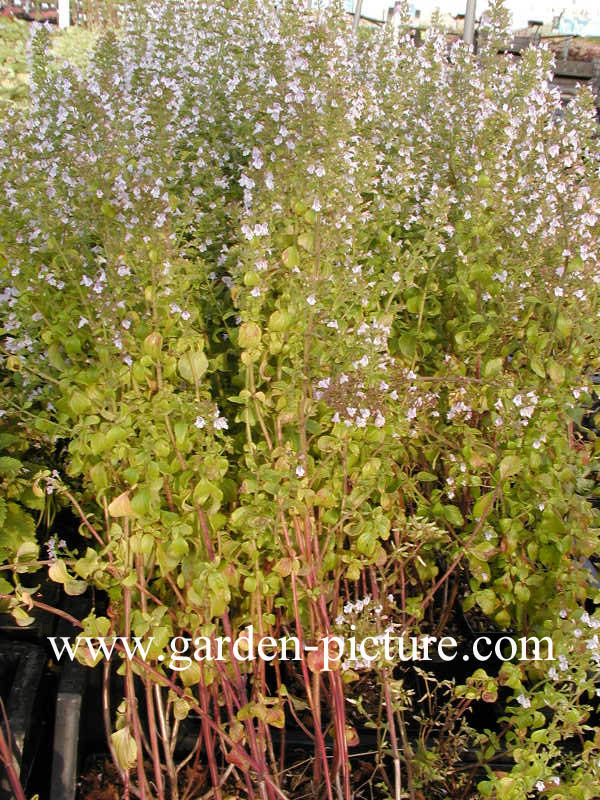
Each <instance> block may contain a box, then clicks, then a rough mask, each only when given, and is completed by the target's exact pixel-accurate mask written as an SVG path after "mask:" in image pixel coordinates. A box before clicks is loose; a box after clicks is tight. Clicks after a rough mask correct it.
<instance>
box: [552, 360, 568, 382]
mask: <svg viewBox="0 0 600 800" xmlns="http://www.w3.org/2000/svg"><path fill="white" fill-rule="evenodd" d="M548 375H550V380H551V381H552V383H555V384H556V385H557V386H560V385H561V384H562V383H564V381H565V368H564V367H563V366H562V364H557V363H556V361H551V362H550V365H549V367H548Z"/></svg>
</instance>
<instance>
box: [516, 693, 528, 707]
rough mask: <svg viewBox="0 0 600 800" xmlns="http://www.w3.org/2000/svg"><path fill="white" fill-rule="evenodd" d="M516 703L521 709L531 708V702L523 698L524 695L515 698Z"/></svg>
mask: <svg viewBox="0 0 600 800" xmlns="http://www.w3.org/2000/svg"><path fill="white" fill-rule="evenodd" d="M517 703H520V705H522V706H523V708H529V707H530V706H531V700H530V699H529V698H528V697H525V695H524V694H520V695H519V696H518V697H517Z"/></svg>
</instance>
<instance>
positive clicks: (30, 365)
mask: <svg viewBox="0 0 600 800" xmlns="http://www.w3.org/2000/svg"><path fill="white" fill-rule="evenodd" d="M491 19H492V22H491V27H490V30H489V32H488V35H487V38H485V37H484V38H485V42H486V44H485V46H484V47H482V51H481V53H480V55H479V56H478V57H475V56H474V55H473V54H472V53H471V52H470V51H469V49H468V48H466V47H465V46H463V45H462V44H460V43H458V44H456V45H455V46H453V47H452V48H451V50H450V52H449V53H448V52H447V47H446V41H445V38H444V37H443V36H442V35H441V34H440V33H439V32H437V31H435V30H432V31H431V32H429V33H428V34H427V36H426V37H425V41H424V44H423V46H422V47H421V48H418V49H417V48H416V47H415V45H414V44H413V42H412V41H411V39H410V36H409V34H408V32H407V30H406V29H405V28H404V27H402V26H401V27H400V28H399V29H397V30H394V29H392V28H389V27H388V28H386V29H384V30H383V31H382V32H380V33H377V34H374V35H373V38H372V39H371V41H370V44H369V47H368V48H361V47H358V48H356V47H355V43H354V42H353V40H352V36H351V34H350V31H349V29H348V27H347V24H346V21H345V17H344V16H343V15H342V14H340V9H338V8H336V7H334V8H331V9H328V10H324V11H314V12H311V13H308V14H305V13H299V12H298V10H297V9H296V8H295V7H294V6H293V5H292V4H287V3H284V4H283V6H282V7H277V6H276V5H275V4H273V5H271V4H270V3H264V4H260V5H257V4H254V3H250V2H248V3H239V4H229V3H228V4H225V5H224V6H223V5H222V4H219V5H216V4H212V3H206V4H204V3H192V4H189V6H188V5H186V7H185V8H183V7H181V6H180V5H179V4H177V3H164V4H160V5H151V6H149V7H148V8H147V9H145V10H141V11H140V12H139V13H138V14H134V15H132V16H131V18H130V20H129V21H128V22H127V24H126V26H125V29H124V31H123V32H122V34H120V35H119V36H118V37H117V36H116V35H115V34H114V33H108V34H106V35H105V36H103V37H102V38H100V40H99V41H98V42H97V44H96V46H95V48H94V51H93V54H92V57H91V59H90V63H89V65H88V67H87V68H86V70H85V71H84V72H83V73H82V72H80V71H78V70H77V69H75V68H73V67H70V66H68V65H65V66H57V65H56V64H55V63H53V60H52V56H51V54H50V52H49V49H48V41H47V34H46V33H44V32H40V33H38V34H37V35H36V38H35V39H34V41H33V46H32V53H33V55H32V68H31V75H32V101H31V105H30V107H29V108H27V109H23V110H21V111H18V112H15V113H14V114H12V115H11V117H10V118H9V119H8V121H7V122H6V123H5V124H4V127H3V129H2V134H1V135H0V184H1V185H2V189H3V192H4V195H5V196H6V198H7V207H6V210H5V213H4V214H3V215H2V218H1V219H0V230H1V233H2V237H1V242H2V244H1V245H0V247H1V250H0V259H1V266H2V270H3V275H4V276H5V278H6V287H7V288H6V289H5V290H4V294H3V295H2V298H3V303H4V304H5V305H6V307H7V319H8V324H6V325H5V329H4V331H3V335H2V345H1V346H2V353H3V358H4V363H3V366H4V367H5V368H6V369H7V370H9V371H10V373H11V376H12V378H11V380H12V384H11V397H12V400H11V402H12V403H13V404H14V405H16V406H18V407H19V408H21V409H22V415H23V422H24V423H25V424H26V425H27V427H28V428H29V430H30V431H31V435H32V436H41V437H44V439H45V440H46V441H48V442H56V441H57V440H59V439H61V440H62V439H64V440H68V459H67V461H68V463H67V465H66V467H65V468H64V469H63V470H62V471H61V472H60V473H59V474H57V473H53V472H52V471H50V470H51V468H52V467H53V466H54V465H49V469H48V470H47V471H46V472H44V473H43V474H41V475H40V476H39V477H38V481H37V484H36V486H37V487H38V488H39V489H40V490H41V491H42V492H52V493H53V494H54V495H55V496H59V497H62V498H64V499H65V500H66V501H67V502H68V503H69V504H70V505H71V507H72V508H73V510H74V512H75V513H76V515H77V516H78V518H79V522H80V533H81V536H82V537H83V539H84V540H87V542H86V543H85V544H84V546H83V547H80V548H79V549H77V550H75V551H73V552H71V551H67V552H65V553H63V554H57V553H54V554H53V555H54V558H53V559H52V563H51V564H50V565H49V574H50V577H51V578H52V580H54V581H57V582H58V583H60V584H61V585H62V586H63V588H64V590H65V591H66V592H67V593H68V594H78V593H82V592H84V591H85V590H86V588H87V587H88V586H93V587H95V588H96V589H99V590H102V591H103V592H104V593H105V596H106V597H107V598H108V601H107V602H108V609H107V611H106V613H104V612H103V611H102V610H101V609H100V607H97V608H94V609H92V612H91V613H90V614H89V616H88V617H87V618H86V619H85V620H81V621H78V622H79V624H80V625H81V627H82V635H84V636H90V637H93V636H117V637H118V636H124V637H141V638H144V637H148V638H149V637H150V636H152V637H154V640H153V642H152V644H151V646H150V649H149V650H148V653H147V656H146V657H145V659H144V660H142V659H141V658H140V657H139V656H138V657H136V658H126V657H123V659H122V663H120V665H119V670H118V671H119V674H120V675H122V698H121V699H122V702H120V703H117V704H115V705H118V712H117V714H116V715H111V713H110V709H111V698H110V696H109V695H110V688H111V681H110V674H111V673H110V666H109V664H108V663H106V662H105V664H104V665H103V667H102V668H103V670H104V697H103V704H104V711H105V713H104V722H105V727H106V733H107V742H108V744H109V747H110V748H111V752H112V755H113V759H114V761H115V764H116V765H117V768H118V769H119V772H120V775H121V778H122V781H123V785H124V791H125V792H126V793H134V794H135V795H136V796H140V797H142V798H147V799H148V800H149V799H150V798H154V797H156V798H157V800H164V798H167V797H169V798H178V797H180V796H181V797H189V796H193V794H194V792H195V791H197V788H195V786H196V784H195V783H194V780H195V778H194V777H193V775H192V776H191V777H190V776H189V775H188V779H187V780H186V781H184V780H183V775H184V772H183V770H184V767H185V766H186V765H187V764H189V763H190V762H191V763H195V764H198V763H199V761H200V759H201V758H202V759H205V760H206V763H207V768H208V778H207V782H208V783H209V785H210V787H211V788H212V791H213V793H214V795H215V796H216V797H224V796H226V792H229V791H230V789H231V791H237V792H238V793H239V792H245V793H246V794H247V795H248V796H249V797H251V798H252V797H255V796H258V797H261V798H268V799H269V800H271V798H275V797H281V796H294V792H296V791H300V789H299V788H298V786H299V785H300V784H298V783H297V782H296V783H295V782H294V780H293V779H290V777H289V775H288V773H287V772H286V771H285V770H284V765H283V764H282V761H281V759H280V756H279V755H278V752H277V745H278V742H279V743H281V742H282V741H283V743H285V737H286V724H287V723H289V722H292V721H293V722H294V723H295V724H296V725H297V726H298V727H299V729H301V730H303V731H304V733H305V734H306V736H307V738H308V741H310V742H311V744H312V750H313V756H312V759H311V772H312V774H311V776H310V778H309V781H310V783H311V786H312V791H315V792H317V793H322V794H323V796H325V797H327V798H328V799H329V800H333V797H334V796H336V797H337V798H340V799H341V798H350V796H351V793H352V791H353V786H354V781H355V773H354V772H353V769H352V760H351V758H350V754H351V749H352V748H353V747H355V746H356V744H357V743H359V742H360V736H361V733H360V730H361V726H362V725H363V724H364V725H365V726H367V725H373V724H374V723H375V724H376V725H377V729H378V735H379V740H378V741H379V749H378V754H377V756H376V758H375V764H376V768H375V771H374V773H373V774H374V776H375V777H374V778H373V780H372V781H371V782H370V783H369V787H370V788H368V789H366V790H368V791H375V790H376V791H378V792H380V794H379V795H378V796H383V795H382V794H381V792H385V793H387V795H389V796H390V797H395V798H399V797H401V796H402V794H403V792H407V793H408V796H409V797H411V800H413V798H417V797H418V796H419V794H418V793H419V792H425V791H427V792H429V793H430V796H432V797H433V796H436V793H437V794H438V795H441V793H442V792H446V793H447V792H449V791H453V792H457V793H462V794H460V796H461V797H462V796H468V795H467V794H466V793H467V792H470V793H471V795H472V796H476V792H480V793H481V795H483V796H497V797H502V798H513V797H514V798H515V800H516V798H523V797H527V796H529V795H530V794H531V793H532V792H534V791H535V792H538V793H543V792H546V796H547V797H553V798H555V799H557V798H559V797H563V796H565V797H566V796H569V797H582V798H587V797H590V798H591V797H592V796H593V794H591V792H592V791H593V789H592V788H591V786H592V783H593V781H594V780H595V779H596V778H597V773H598V757H599V754H598V744H597V741H596V737H595V736H594V735H593V726H591V725H590V724H589V719H590V716H589V715H590V713H591V710H592V701H591V700H589V699H588V696H590V695H593V694H594V691H595V683H596V678H597V672H598V668H597V655H598V644H597V639H596V638H595V634H594V633H593V631H594V629H595V628H596V626H597V624H598V621H597V619H596V617H595V616H594V615H593V614H591V613H590V612H589V611H588V612H586V611H585V603H586V601H589V600H591V599H593V597H594V595H595V591H594V589H593V587H592V585H591V583H590V580H589V573H588V572H587V571H586V569H584V568H583V567H582V562H583V559H584V558H586V557H589V556H590V555H592V554H594V553H595V552H596V551H597V549H598V531H597V527H596V524H597V519H596V517H595V512H594V510H593V508H592V507H591V505H590V503H588V502H587V500H586V499H585V494H586V492H587V491H588V490H589V489H590V487H591V485H592V477H591V476H592V471H593V468H594V464H595V461H594V459H595V458H596V450H597V447H596V445H595V444H594V443H593V442H591V441H587V442H586V441H583V440H579V439H576V437H575V435H574V431H575V427H576V425H577V424H578V423H579V422H580V419H581V412H580V408H582V407H583V406H584V405H585V403H586V402H588V401H589V398H590V392H589V387H588V386H587V378H586V376H587V375H588V374H589V373H590V372H592V371H593V370H594V369H596V367H597V363H598V354H597V352H596V347H597V341H598V322H597V319H598V316H597V310H598V297H597V294H598V292H597V286H598V283H599V282H600V269H599V264H598V256H597V254H596V253H595V250H594V248H593V242H594V237H595V236H597V233H598V223H599V214H600V187H599V184H598V150H597V130H596V124H595V121H594V111H593V105H592V99H591V97H590V96H589V94H588V93H586V92H585V91H582V92H581V93H580V94H579V95H578V97H577V98H576V100H574V101H573V103H572V104H571V105H570V106H569V108H568V109H567V110H566V111H564V112H561V113H558V96H557V94H556V92H555V91H554V90H553V89H552V88H551V86H550V84H549V78H550V74H551V64H550V56H549V54H548V53H546V52H544V51H542V50H530V51H527V52H526V53H525V54H524V56H523V58H522V59H521V61H520V63H519V64H514V63H512V62H510V61H508V60H506V59H505V58H504V57H502V56H498V55H497V49H498V42H499V41H500V38H499V37H501V33H502V24H503V20H504V12H503V9H502V7H501V6H500V5H496V6H495V9H494V11H493V14H492V17H491ZM65 145H68V146H65ZM33 602H35V599H34V600H33ZM359 606H360V609H359V611H360V612H363V617H362V622H361V621H360V620H355V621H353V622H352V623H348V616H349V615H352V614H355V612H356V611H357V609H358V607H359ZM365 608H366V609H367V611H366V612H365ZM375 608H378V609H379V612H378V613H375V612H374V611H373V612H371V611H370V610H369V609H375ZM461 614H464V615H466V617H467V619H468V620H470V621H471V623H472V624H473V626H476V625H477V624H480V625H487V626H490V627H494V628H495V630H496V631H506V633H507V635H508V634H509V633H515V634H519V635H524V636H534V635H537V636H550V637H551V638H552V641H553V646H554V650H555V653H556V654H557V656H559V657H560V658H562V659H563V660H561V661H559V662H557V663H558V666H556V665H552V666H549V664H548V663H546V662H544V661H543V660H542V659H537V660H533V661H530V662H526V661H522V662H518V661H515V660H514V659H513V660H510V661H508V662H506V664H505V665H504V666H503V668H502V670H501V671H500V673H499V675H498V676H493V675H488V674H487V673H485V672H483V670H482V669H481V668H479V670H477V668H476V667H474V669H473V672H472V674H471V676H470V677H468V678H467V679H466V681H465V683H464V685H463V686H462V687H456V686H455V685H454V684H453V682H452V681H445V680H441V679H440V680H437V682H436V686H437V687H438V688H437V689H435V690H434V689H433V688H432V689H431V697H432V698H433V695H434V694H435V695H436V699H435V701H434V699H431V702H430V705H429V709H430V713H429V716H427V715H423V714H420V713H419V708H418V705H417V703H416V701H415V697H414V691H413V690H412V689H411V687H410V681H409V679H408V678H407V677H406V676H401V677H399V676H398V675H397V674H396V673H395V672H394V666H393V665H387V664H382V663H377V664H361V665H356V664H354V665H353V664H352V663H349V664H342V663H340V664H339V665H337V666H336V668H334V669H331V670H326V669H325V663H324V653H323V645H322V639H323V637H324V636H327V635H334V634H335V633H336V630H337V629H339V628H342V629H343V628H344V625H346V624H355V625H356V627H359V626H362V628H363V629H364V632H366V631H367V630H368V629H369V628H372V629H373V631H374V632H373V635H379V634H382V633H383V631H384V630H385V628H386V627H389V628H390V629H391V630H393V631H395V632H397V633H400V634H404V635H406V636H410V635H422V634H428V635H435V636H440V635H443V633H444V632H445V630H447V629H448V628H449V627H450V626H452V625H453V624H456V619H458V618H459V616H460V615H461ZM384 619H385V625H384V624H383V620H384ZM482 620H483V621H482ZM574 625H577V626H578V627H574ZM249 626H252V628H253V630H254V631H256V633H257V635H258V636H265V635H270V636H273V637H274V638H278V637H280V636H282V635H284V634H293V635H295V636H296V637H297V638H298V639H299V641H300V643H301V645H307V646H309V647H312V648H315V649H313V650H311V651H307V652H306V653H303V657H302V658H301V659H300V660H299V661H298V662H297V663H294V662H288V663H282V664H277V666H271V665H268V664H267V662H265V661H264V660H260V659H259V660H257V661H252V660H247V661H245V660H239V659H236V658H235V657H234V655H233V653H232V652H228V654H227V655H228V656H229V657H228V658H227V659H225V661H224V662H219V661H215V662H208V661H199V663H195V664H192V665H191V666H190V667H189V669H187V670H185V671H182V672H180V673H179V672H177V673H176V672H175V671H173V670H169V669H168V667H167V664H166V663H165V661H164V658H163V660H161V658H159V656H163V651H164V649H165V648H166V647H167V645H168V643H169V642H170V641H173V640H174V638H175V637H183V639H180V641H183V640H184V639H185V640H186V641H188V642H189V641H193V640H196V639H201V638H202V637H205V638H204V639H202V641H206V640H208V641H212V642H215V641H216V638H217V637H219V636H221V635H225V636H229V637H230V638H232V639H234V638H235V637H236V636H239V635H243V637H247V636H249V633H248V631H249V630H250V628H249ZM577 631H578V633H577ZM78 652H79V657H80V658H81V659H82V660H84V661H86V663H89V662H91V661H95V659H90V658H88V657H87V655H86V654H85V652H84V651H83V650H81V651H78ZM117 652H119V653H121V655H123V656H124V655H125V654H124V652H123V646H122V644H119V645H118V647H117ZM513 662H514V663H513ZM551 670H554V671H553V672H551ZM431 680H433V679H431ZM357 687H361V695H360V696H361V697H363V695H364V698H363V699H362V700H361V702H360V704H358V705H357V704H354V705H353V703H352V702H351V700H353V699H355V696H354V692H355V690H357ZM500 692H502V697H503V698H504V701H505V717H504V719H503V720H502V722H501V723H500V728H499V730H492V729H490V730H488V731H485V732H476V731H475V730H474V729H473V728H472V727H471V726H470V725H469V709H470V708H471V706H472V704H473V703H474V702H475V701H481V702H488V703H493V702H495V701H496V700H497V698H498V696H499V694H500ZM188 718H192V719H196V721H197V722H198V725H199V730H200V733H199V735H198V736H197V739H196V742H195V745H194V747H193V749H192V750H191V752H189V753H188V756H187V757H186V758H185V759H184V760H183V761H180V762H179V763H178V762H177V759H176V752H177V745H178V734H179V732H180V730H181V726H182V725H185V724H186V723H185V722H184V721H185V720H187V719H188ZM142 719H143V720H145V721H147V725H146V724H145V723H143V722H142ZM375 721H376V722H375ZM415 730H416V732H417V733H416V740H415ZM565 739H574V740H576V746H574V747H573V748H572V751H570V752H571V753H572V754H571V755H568V756H566V755H565V753H564V752H563V748H562V747H561V742H562V743H563V744H564V741H565ZM472 747H476V749H477V752H478V754H479V756H478V757H479V762H478V767H479V769H480V770H486V769H487V772H488V776H489V779H488V780H487V781H482V782H480V783H479V787H478V788H477V780H478V777H477V776H476V774H475V772H472V773H471V774H470V775H469V776H468V777H467V778H463V776H462V775H460V774H459V771H458V770H455V769H452V770H451V771H449V773H448V775H447V776H446V777H445V778H444V779H443V780H442V779H441V776H440V775H439V771H440V769H441V768H442V766H441V765H442V764H443V763H445V762H446V761H448V760H449V759H458V758H460V754H461V753H463V752H464V751H465V750H466V749H468V748H472ZM502 750H505V751H507V752H508V753H509V755H510V756H511V757H512V758H513V759H514V762H515V767H514V769H513V770H512V771H511V772H510V774H507V775H503V776H501V777H498V776H497V775H495V774H494V772H493V771H492V769H491V767H490V766H489V765H490V764H491V763H493V758H494V755H495V754H497V753H498V752H499V751H502ZM145 756H147V758H145ZM388 759H389V760H388ZM390 760H391V763H392V765H393V767H392V771H391V772H389V770H388V767H389V763H390ZM148 764H150V766H149V767H148ZM390 775H391V776H392V777H390ZM555 779H557V780H558V781H559V783H558V784H557V783H556V781H555ZM375 781H377V784H376V783H375ZM184 784H185V785H184ZM373 787H376V788H375V789H374V788H373ZM540 787H541V788H540ZM557 787H558V788H557ZM387 795H386V796H387Z"/></svg>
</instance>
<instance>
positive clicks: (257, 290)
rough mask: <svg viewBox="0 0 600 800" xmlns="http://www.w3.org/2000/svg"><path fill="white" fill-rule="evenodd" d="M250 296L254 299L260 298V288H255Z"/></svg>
mask: <svg viewBox="0 0 600 800" xmlns="http://www.w3.org/2000/svg"><path fill="white" fill-rule="evenodd" d="M250 294H251V295H252V297H260V287H259V286H255V287H254V289H252V290H251V292H250Z"/></svg>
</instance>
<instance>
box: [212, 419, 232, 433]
mask: <svg viewBox="0 0 600 800" xmlns="http://www.w3.org/2000/svg"><path fill="white" fill-rule="evenodd" d="M213 425H214V427H215V430H217V431H226V430H227V429H228V428H229V423H228V422H227V420H226V419H225V417H217V418H216V419H215V421H214V422H213Z"/></svg>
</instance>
